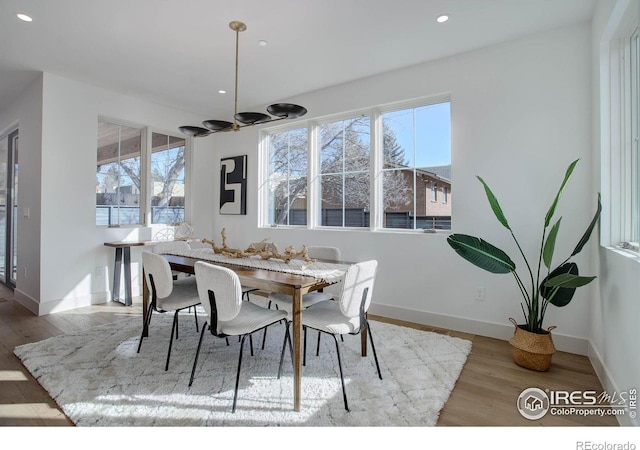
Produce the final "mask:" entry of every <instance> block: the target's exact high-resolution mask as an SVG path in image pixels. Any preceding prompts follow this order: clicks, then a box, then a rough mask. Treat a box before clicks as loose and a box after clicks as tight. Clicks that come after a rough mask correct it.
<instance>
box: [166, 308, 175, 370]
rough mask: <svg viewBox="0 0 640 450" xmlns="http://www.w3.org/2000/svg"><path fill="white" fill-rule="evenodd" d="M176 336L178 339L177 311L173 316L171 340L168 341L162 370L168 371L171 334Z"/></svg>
mask: <svg viewBox="0 0 640 450" xmlns="http://www.w3.org/2000/svg"><path fill="white" fill-rule="evenodd" d="M174 332H175V334H176V339H178V311H176V312H175V314H174V315H173V327H172V328H171V339H170V340H169V351H168V352H167V364H165V366H164V370H165V371H167V370H169V359H170V358H171V347H172V346H173V334H174Z"/></svg>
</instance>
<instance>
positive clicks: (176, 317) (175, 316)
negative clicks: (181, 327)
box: [173, 311, 180, 339]
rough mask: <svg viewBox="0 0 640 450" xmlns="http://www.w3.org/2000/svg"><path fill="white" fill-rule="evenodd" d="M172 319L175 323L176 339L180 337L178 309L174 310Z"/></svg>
mask: <svg viewBox="0 0 640 450" xmlns="http://www.w3.org/2000/svg"><path fill="white" fill-rule="evenodd" d="M173 321H174V322H175V325H176V339H178V338H179V337H180V336H178V311H176V313H175V315H174V316H173Z"/></svg>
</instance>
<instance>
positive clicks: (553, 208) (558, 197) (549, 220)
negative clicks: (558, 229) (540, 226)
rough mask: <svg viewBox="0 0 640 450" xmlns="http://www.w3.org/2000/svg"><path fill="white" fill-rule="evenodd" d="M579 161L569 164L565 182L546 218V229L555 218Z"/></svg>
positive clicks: (563, 181)
mask: <svg viewBox="0 0 640 450" xmlns="http://www.w3.org/2000/svg"><path fill="white" fill-rule="evenodd" d="M578 161H580V159H579V158H578V159H576V160H575V161H574V162H572V163H571V164H569V167H567V171H566V173H565V174H564V180H562V184H561V185H560V189H558V193H557V194H556V198H555V199H554V200H553V203H552V204H551V207H550V208H549V211H547V216H546V217H545V218H544V227H545V228H547V227H548V226H549V224H550V223H551V218H552V217H553V214H554V213H555V211H556V207H557V206H558V202H559V201H560V197H561V196H562V191H564V187H565V186H566V184H567V182H568V181H569V178H570V177H571V174H572V173H573V169H575V168H576V165H577V164H578Z"/></svg>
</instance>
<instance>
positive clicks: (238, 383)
mask: <svg viewBox="0 0 640 450" xmlns="http://www.w3.org/2000/svg"><path fill="white" fill-rule="evenodd" d="M249 336H251V335H249ZM246 337H247V335H246V334H245V335H243V336H242V340H241V341H240V357H239V358H238V373H237V374H236V389H235V391H234V392H233V407H232V408H231V412H232V413H235V412H236V401H237V399H238V386H239V385H240V368H241V367H242V349H243V348H244V340H245V338H246Z"/></svg>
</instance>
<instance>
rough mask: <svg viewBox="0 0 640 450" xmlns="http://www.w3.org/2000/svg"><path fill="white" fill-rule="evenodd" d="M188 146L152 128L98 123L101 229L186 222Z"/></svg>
mask: <svg viewBox="0 0 640 450" xmlns="http://www.w3.org/2000/svg"><path fill="white" fill-rule="evenodd" d="M147 136H150V137H151V139H147ZM186 144H187V142H186V140H185V138H183V137H178V136H172V135H169V134H163V133H159V132H152V131H150V130H149V129H148V127H143V126H139V127H136V126H132V125H125V124H119V123H117V122H115V121H107V120H99V121H98V149H97V169H96V225H107V226H121V225H139V224H175V223H178V222H184V221H185V210H184V207H185V187H186V183H185V180H186V174H185V168H186V161H187V157H186V154H187V145H186ZM145 161H146V162H145ZM147 164H148V165H147ZM147 167H148V168H147Z"/></svg>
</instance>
